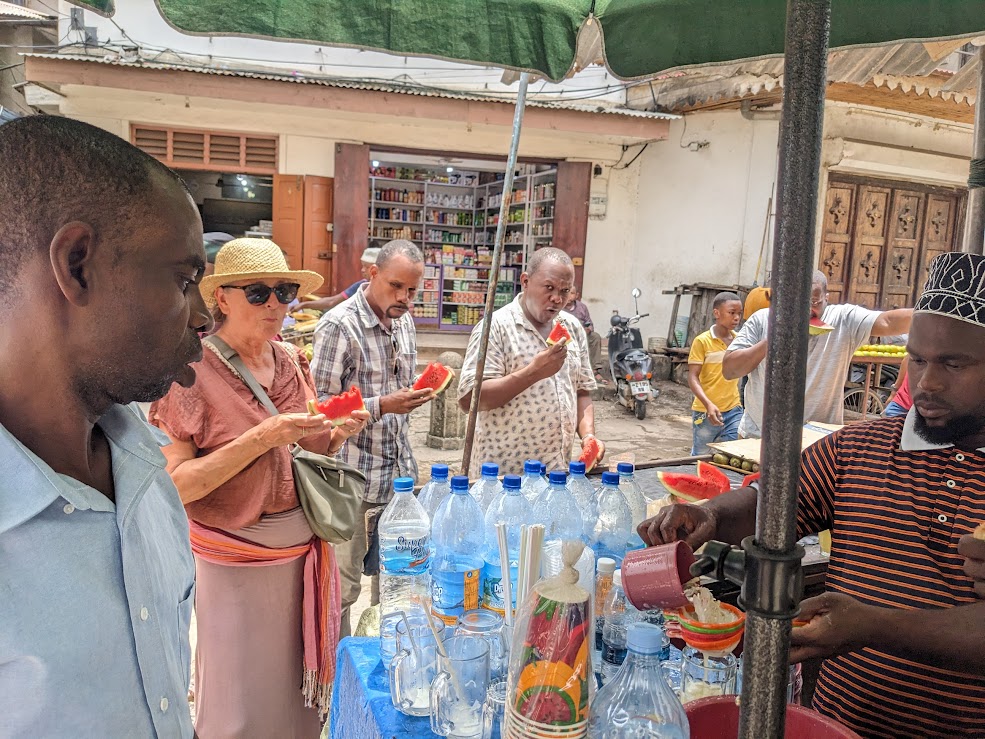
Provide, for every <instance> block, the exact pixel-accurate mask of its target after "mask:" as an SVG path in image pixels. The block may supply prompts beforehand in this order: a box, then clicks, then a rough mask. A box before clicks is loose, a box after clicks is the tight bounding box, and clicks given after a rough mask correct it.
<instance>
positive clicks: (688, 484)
mask: <svg viewBox="0 0 985 739" xmlns="http://www.w3.org/2000/svg"><path fill="white" fill-rule="evenodd" d="M657 478H658V479H659V480H660V482H661V483H662V484H663V486H664V487H665V488H667V491H668V492H669V493H670V494H671V495H673V496H674V497H675V498H678V499H680V500H684V501H687V502H689V503H697V502H698V501H699V500H710V499H711V498H714V497H715V496H716V495H721V493H722V491H721V490H719V489H718V487H717V486H716V485H715V483H712V482H708V481H707V480H702V479H701V478H700V477H698V476H697V475H688V474H686V473H682V472H658V473H657Z"/></svg>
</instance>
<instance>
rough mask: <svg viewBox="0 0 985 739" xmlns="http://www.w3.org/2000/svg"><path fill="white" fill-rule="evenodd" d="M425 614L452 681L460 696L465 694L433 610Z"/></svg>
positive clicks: (436, 646)
mask: <svg viewBox="0 0 985 739" xmlns="http://www.w3.org/2000/svg"><path fill="white" fill-rule="evenodd" d="M424 615H425V616H426V618H425V619H424V620H425V621H427V622H428V627H430V629H431V633H432V634H434V645H435V648H436V649H437V650H438V654H440V655H441V656H442V657H444V658H445V663H446V664H447V665H448V674H449V675H451V681H452V682H453V683H455V690H456V691H458V694H459V695H460V696H462V695H465V693H464V692H463V691H462V684H461V683H460V682H458V675H457V674H455V671H454V670H453V669H452V668H451V659H450V658H449V657H448V652H446V651H445V645H444V644H442V642H441V635H440V634H439V633H438V630H437V629H436V628H434V619H433V617H432V616H431V610H430V609H428V611H427V612H426V613H425V614H424Z"/></svg>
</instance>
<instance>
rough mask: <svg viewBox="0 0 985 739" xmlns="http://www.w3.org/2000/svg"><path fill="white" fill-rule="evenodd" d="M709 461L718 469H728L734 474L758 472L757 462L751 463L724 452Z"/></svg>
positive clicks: (718, 453)
mask: <svg viewBox="0 0 985 739" xmlns="http://www.w3.org/2000/svg"><path fill="white" fill-rule="evenodd" d="M711 461H712V464H717V465H718V466H719V467H728V468H729V469H732V470H735V471H736V472H759V463H758V462H753V461H752V460H750V459H744V458H742V457H737V456H735V455H732V454H725V453H724V452H717V453H716V454H715V455H714V456H713V457H712V458H711Z"/></svg>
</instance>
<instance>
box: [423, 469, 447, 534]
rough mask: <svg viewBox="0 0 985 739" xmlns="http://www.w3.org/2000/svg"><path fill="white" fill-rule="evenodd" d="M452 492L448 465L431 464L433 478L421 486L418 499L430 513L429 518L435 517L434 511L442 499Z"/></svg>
mask: <svg viewBox="0 0 985 739" xmlns="http://www.w3.org/2000/svg"><path fill="white" fill-rule="evenodd" d="M450 492H451V484H450V483H449V482H448V465H446V464H433V465H431V479H430V480H429V481H428V482H427V484H426V485H425V486H424V487H422V488H421V493H420V495H418V496H417V500H418V501H420V503H421V505H422V506H424V510H425V512H426V513H427V514H428V520H429V521H430V520H431V519H432V518H434V512H435V511H436V510H438V506H439V505H441V501H443V500H444V499H445V496H447V495H448V494H449V493H450Z"/></svg>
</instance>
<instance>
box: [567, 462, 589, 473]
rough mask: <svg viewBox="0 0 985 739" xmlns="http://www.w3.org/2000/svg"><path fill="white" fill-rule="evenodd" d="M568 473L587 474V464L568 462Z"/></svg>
mask: <svg viewBox="0 0 985 739" xmlns="http://www.w3.org/2000/svg"><path fill="white" fill-rule="evenodd" d="M568 472H569V473H571V474H572V475H584V474H585V463H584V462H568Z"/></svg>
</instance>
